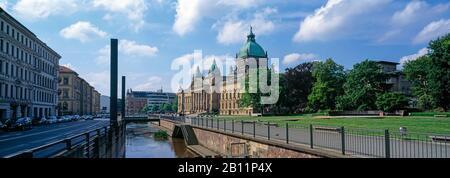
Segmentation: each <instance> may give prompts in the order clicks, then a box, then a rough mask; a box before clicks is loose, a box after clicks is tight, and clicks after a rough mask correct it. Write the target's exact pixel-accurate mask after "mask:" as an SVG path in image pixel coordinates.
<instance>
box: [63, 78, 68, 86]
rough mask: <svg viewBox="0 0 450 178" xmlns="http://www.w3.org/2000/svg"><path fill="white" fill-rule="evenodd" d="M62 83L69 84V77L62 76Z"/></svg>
mask: <svg viewBox="0 0 450 178" xmlns="http://www.w3.org/2000/svg"><path fill="white" fill-rule="evenodd" d="M63 85H69V78H67V77H64V80H63Z"/></svg>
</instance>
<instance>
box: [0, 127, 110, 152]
mask: <svg viewBox="0 0 450 178" xmlns="http://www.w3.org/2000/svg"><path fill="white" fill-rule="evenodd" d="M107 125H109V120H82V121H75V122H66V123H59V124H51V125H42V126H34V127H33V129H31V130H26V131H14V132H0V157H4V156H7V155H9V154H13V153H16V152H20V151H24V150H27V149H31V148H35V147H38V146H42V145H45V144H48V143H51V142H54V141H58V140H62V139H64V138H67V137H70V136H74V135H77V134H81V133H83V132H86V131H89V130H93V129H96V128H101V127H104V126H107Z"/></svg>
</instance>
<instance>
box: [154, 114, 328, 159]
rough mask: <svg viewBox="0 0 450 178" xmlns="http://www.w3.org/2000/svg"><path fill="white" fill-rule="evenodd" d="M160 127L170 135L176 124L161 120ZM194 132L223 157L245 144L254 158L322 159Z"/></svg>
mask: <svg viewBox="0 0 450 178" xmlns="http://www.w3.org/2000/svg"><path fill="white" fill-rule="evenodd" d="M160 127H162V128H164V130H166V131H168V132H169V135H170V134H171V132H172V131H173V130H174V128H175V123H174V122H172V121H168V120H161V122H160ZM194 132H195V135H196V137H197V140H198V141H199V144H200V145H202V146H204V147H206V148H208V149H210V150H212V151H214V152H216V153H219V154H221V155H224V156H227V155H230V153H231V147H232V146H231V145H232V144H235V143H244V144H245V145H246V149H247V151H246V152H247V153H248V155H249V156H250V157H252V158H320V157H321V156H317V155H315V154H309V153H306V152H300V151H296V150H292V149H288V148H284V147H282V146H276V145H274V144H269V143H265V142H257V141H252V140H249V139H245V138H243V137H238V136H231V135H229V134H221V133H218V132H213V131H209V130H207V129H202V128H197V127H194ZM243 149H244V147H243V146H242V147H240V145H236V146H235V147H233V155H238V154H242V153H243Z"/></svg>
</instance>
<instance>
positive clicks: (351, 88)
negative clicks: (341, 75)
mask: <svg viewBox="0 0 450 178" xmlns="http://www.w3.org/2000/svg"><path fill="white" fill-rule="evenodd" d="M388 77H389V76H388V75H386V74H385V73H383V71H382V70H381V67H380V66H379V65H378V63H376V62H374V61H369V60H365V61H363V62H361V63H358V64H355V65H354V66H353V69H352V70H350V72H349V73H348V76H347V80H346V82H345V84H344V95H342V96H340V97H338V101H337V108H338V109H343V110H355V109H356V110H359V111H362V110H371V109H376V108H377V106H376V104H375V101H376V100H377V95H378V94H381V93H384V92H385V91H387V90H388V89H389V85H387V84H386V80H387V79H388Z"/></svg>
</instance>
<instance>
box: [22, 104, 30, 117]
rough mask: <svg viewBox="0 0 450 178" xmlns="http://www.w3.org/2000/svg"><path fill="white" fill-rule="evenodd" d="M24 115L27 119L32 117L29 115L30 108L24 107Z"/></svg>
mask: <svg viewBox="0 0 450 178" xmlns="http://www.w3.org/2000/svg"><path fill="white" fill-rule="evenodd" d="M23 113H24V114H25V117H30V115H28V106H24V107H23Z"/></svg>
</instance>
